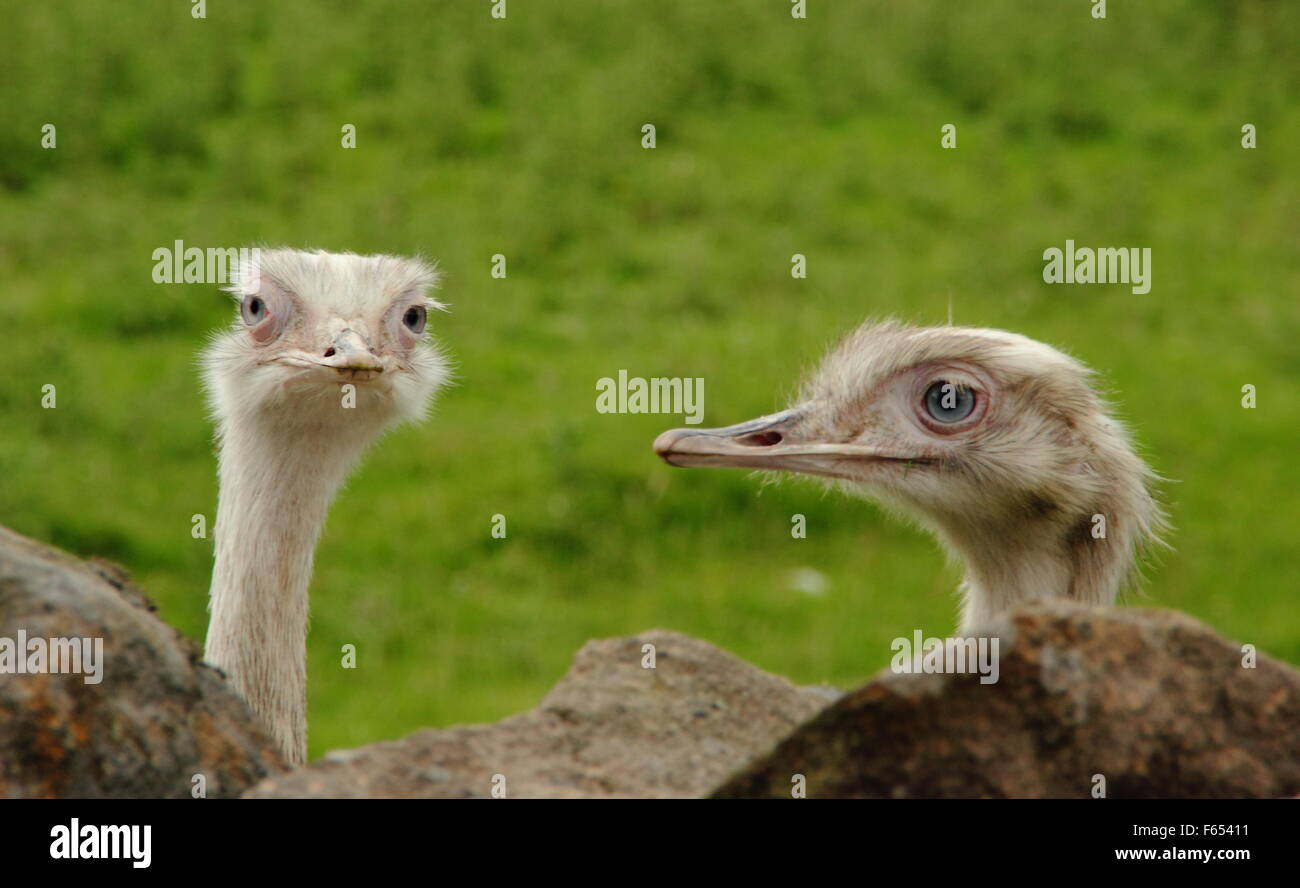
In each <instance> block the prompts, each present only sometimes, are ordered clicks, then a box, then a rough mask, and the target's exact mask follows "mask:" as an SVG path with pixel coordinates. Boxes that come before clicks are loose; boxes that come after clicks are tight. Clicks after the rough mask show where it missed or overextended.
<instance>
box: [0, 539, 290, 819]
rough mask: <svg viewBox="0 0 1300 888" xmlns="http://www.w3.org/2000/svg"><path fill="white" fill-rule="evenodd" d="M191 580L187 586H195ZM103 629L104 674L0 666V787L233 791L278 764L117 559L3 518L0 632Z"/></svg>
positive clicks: (118, 792) (16, 793)
mask: <svg viewBox="0 0 1300 888" xmlns="http://www.w3.org/2000/svg"><path fill="white" fill-rule="evenodd" d="M200 593H201V590H200V591H196V594H200ZM19 630H23V631H25V632H26V634H27V636H28V638H33V637H40V638H51V637H62V638H82V637H88V638H102V639H103V680H102V681H101V682H100V683H99V684H87V683H86V681H85V679H84V676H83V675H69V674H13V673H0V798H15V797H17V798H24V797H65V798H66V797H72V798H98V797H160V796H162V797H177V798H180V797H186V798H188V797H189V796H190V794H191V789H192V787H193V786H194V783H193V782H192V778H193V777H194V775H195V774H203V775H204V777H205V779H206V791H207V795H208V797H210V798H213V797H221V796H238V795H239V794H240V793H241V792H242V791H243V790H244V789H245V788H247V787H248V786H250V785H252V784H253V783H255V782H256V781H258V780H259V779H261V778H262V777H264V776H266V775H267V774H269V773H273V772H275V771H278V770H280V769H282V768H283V764H282V763H281V761H280V757H279V755H278V753H277V752H276V750H275V747H274V746H273V744H272V743H271V741H270V740H269V739H268V738H267V737H266V735H265V734H264V733H263V731H262V730H261V728H260V727H259V726H257V725H256V723H255V722H254V721H253V716H252V715H251V713H250V712H249V711H248V708H247V706H245V704H244V702H243V701H242V700H241V699H240V698H239V697H238V696H236V695H235V693H234V692H233V691H231V690H230V689H229V688H228V687H227V686H226V683H225V679H224V678H223V677H222V675H221V673H220V672H218V671H216V670H215V669H212V668H211V667H209V666H207V665H205V664H203V663H201V662H199V652H198V650H197V648H196V647H195V646H194V645H193V644H192V643H191V642H190V641H189V640H187V639H185V638H184V637H182V636H181V634H180V633H179V632H177V631H176V630H175V629H173V628H171V627H170V626H168V625H166V624H165V623H163V622H162V621H161V620H159V619H158V618H157V617H156V616H155V615H154V614H153V606H152V605H151V604H150V603H149V602H148V600H147V599H146V598H145V597H144V595H143V594H142V593H141V592H140V591H139V590H137V589H135V588H134V587H133V586H132V585H131V584H130V582H129V581H128V580H127V579H126V576H125V575H124V574H123V573H122V571H121V569H120V568H116V567H114V566H113V565H110V564H108V563H107V562H100V563H94V564H91V563H87V562H83V561H80V560H78V559H76V558H73V557H72V556H70V555H67V554H65V553H63V552H60V551H58V550H56V549H52V548H50V547H48V546H45V545H42V544H40V543H37V542H35V541H33V540H29V539H27V538H26V537H22V536H19V535H18V534H16V533H13V532H12V531H10V530H7V529H5V528H3V527H0V638H8V639H13V640H15V641H16V640H17V638H18V633H19Z"/></svg>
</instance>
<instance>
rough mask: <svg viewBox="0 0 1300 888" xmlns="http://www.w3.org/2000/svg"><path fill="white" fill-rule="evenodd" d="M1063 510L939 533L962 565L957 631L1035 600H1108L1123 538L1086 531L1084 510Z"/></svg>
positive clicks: (1125, 554) (1121, 567)
mask: <svg viewBox="0 0 1300 888" xmlns="http://www.w3.org/2000/svg"><path fill="white" fill-rule="evenodd" d="M1063 517H1064V516H1053V519H1055V520H1053V519H1046V518H1045V519H1042V520H1038V521H1032V520H1030V521H1018V522H1014V523H1011V524H1008V525H1007V526H1003V527H996V528H991V527H987V526H982V527H981V526H975V525H966V526H965V527H962V528H953V527H952V526H951V525H950V526H949V527H948V528H945V529H944V531H941V532H940V536H941V537H942V538H943V539H944V540H945V541H946V542H947V543H948V545H949V546H950V547H951V548H953V549H954V550H955V551H956V552H957V553H958V554H959V555H960V556H961V560H962V561H963V562H964V564H965V566H966V576H965V579H964V581H963V582H962V585H961V590H960V591H961V594H962V615H961V627H960V631H961V632H963V633H968V632H970V631H971V630H972V629H975V628H977V627H979V626H980V625H982V624H984V623H986V622H988V621H989V620H991V619H992V618H994V617H997V616H999V615H1001V614H1003V613H1006V612H1007V611H1009V610H1011V609H1012V608H1014V607H1016V606H1017V605H1020V604H1024V603H1026V602H1029V601H1035V600H1038V599H1043V598H1069V599H1073V600H1075V601H1079V602H1083V603H1088V604H1109V603H1112V602H1113V601H1114V600H1115V598H1116V596H1117V594H1118V593H1119V588H1120V586H1121V584H1122V581H1123V579H1124V574H1125V569H1126V566H1127V564H1128V562H1129V560H1130V559H1131V555H1132V552H1131V548H1130V542H1129V540H1128V539H1127V538H1121V539H1114V538H1111V539H1107V538H1094V537H1093V536H1092V535H1091V534H1090V533H1089V529H1090V527H1091V524H1090V523H1089V521H1088V518H1087V516H1086V515H1077V516H1074V517H1071V518H1069V519H1066V520H1064V521H1063V520H1061V519H1062V518H1063Z"/></svg>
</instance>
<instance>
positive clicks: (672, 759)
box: [247, 630, 838, 798]
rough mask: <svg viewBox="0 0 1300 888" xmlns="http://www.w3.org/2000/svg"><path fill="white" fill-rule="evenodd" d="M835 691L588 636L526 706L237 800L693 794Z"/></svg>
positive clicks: (726, 658) (313, 769) (352, 757)
mask: <svg viewBox="0 0 1300 888" xmlns="http://www.w3.org/2000/svg"><path fill="white" fill-rule="evenodd" d="M646 644H651V645H654V651H655V668H653V669H647V668H643V666H642V661H643V658H644V657H645V653H644V645H646ZM837 696H838V692H836V691H832V690H830V689H822V688H797V687H795V686H794V685H792V684H790V683H789V682H788V681H786V680H785V679H782V678H778V677H777V676H775V675H770V674H768V673H766V672H763V671H762V670H759V669H757V668H755V667H753V666H750V665H749V664H747V663H745V662H744V661H742V660H739V659H737V658H736V657H733V656H732V655H730V654H728V653H726V652H725V651H721V650H719V649H718V648H716V647H713V646H712V645H710V644H706V643H704V642H702V641H696V640H695V639H692V638H687V637H686V636H683V635H678V634H676V633H673V632H665V631H659V630H654V631H650V632H644V633H642V634H640V635H637V636H634V637H631V638H618V639H606V640H601V641H591V642H588V643H587V644H586V645H584V646H583V647H582V649H581V650H580V651H578V654H577V656H576V657H575V658H574V662H573V665H572V667H571V668H570V669H569V672H568V673H567V674H566V675H565V676H564V678H563V679H561V680H560V682H559V683H558V684H557V685H556V686H555V687H554V688H552V690H551V691H550V693H549V694H547V695H546V697H545V699H543V700H542V702H541V704H540V705H538V706H537V708H536V709H533V710H530V711H528V712H525V713H522V714H520V715H515V716H511V717H510V718H507V719H504V720H503V721H500V722H497V723H495V724H490V725H472V726H465V727H454V728H448V729H446V730H426V731H421V732H418V733H416V734H412V735H411V736H409V737H406V738H404V739H401V740H396V741H389V742H382V743H374V744H371V745H369V746H363V747H361V748H359V749H354V750H349V751H345V752H335V753H330V754H329V755H327V756H325V758H324V759H322V760H321V761H318V762H316V763H315V764H312V765H309V766H308V767H306V768H304V769H301V770H298V771H294V772H292V773H289V774H284V775H280V776H276V777H272V778H270V779H268V780H266V781H264V782H263V783H262V784H261V785H259V786H257V787H256V788H254V789H253V790H252V791H251V792H249V793H248V794H247V796H250V797H255V798H296V797H369V796H384V797H408V798H409V797H415V798H490V797H491V796H492V791H493V786H494V778H495V775H502V777H504V781H505V787H504V788H505V793H506V797H508V798H529V797H533V798H536V797H547V798H556V797H589V798H590V797H596V798H613V797H628V796H631V797H655V798H666V797H691V796H700V795H704V794H705V793H707V792H708V791H709V790H711V789H712V788H714V787H716V786H717V785H718V784H719V783H720V782H721V781H722V780H724V779H725V778H726V777H727V776H728V775H729V774H731V773H733V772H734V771H735V770H736V769H738V768H739V767H740V766H741V765H743V764H745V763H746V762H748V761H750V760H752V759H753V758H755V757H756V756H758V755H761V754H763V753H765V752H767V751H769V750H770V749H771V748H772V746H773V744H775V743H776V742H777V741H778V740H780V739H781V738H782V737H784V736H785V735H787V734H789V733H790V731H791V730H793V729H794V728H795V726H796V725H798V724H799V723H800V722H802V721H804V720H805V719H807V718H809V717H811V716H812V715H813V714H815V713H816V712H818V711H819V710H820V709H822V708H823V707H825V706H826V705H827V704H828V703H830V702H831V701H833V700H834V699H835V698H836V697H837ZM498 780H499V778H498Z"/></svg>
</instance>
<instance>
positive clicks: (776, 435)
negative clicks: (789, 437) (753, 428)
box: [739, 432, 782, 447]
mask: <svg viewBox="0 0 1300 888" xmlns="http://www.w3.org/2000/svg"><path fill="white" fill-rule="evenodd" d="M781 440H782V437H781V433H780V432H755V433H754V434H752V435H746V436H745V437H743V438H741V439H740V442H739V443H741V444H745V445H748V446H750V447H771V446H772V445H774V444H780V443H781Z"/></svg>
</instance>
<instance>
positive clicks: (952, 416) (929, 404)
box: [925, 381, 975, 422]
mask: <svg viewBox="0 0 1300 888" xmlns="http://www.w3.org/2000/svg"><path fill="white" fill-rule="evenodd" d="M974 409H975V392H973V391H972V390H971V389H969V388H967V387H966V386H964V385H958V384H957V383H954V382H946V381H939V382H936V383H935V384H934V385H932V386H930V388H929V389H928V390H927V391H926V393H925V412H926V413H928V414H930V416H931V417H932V418H933V419H935V420H937V421H939V422H961V421H962V420H963V419H965V418H966V417H968V416H970V415H971V412H972V411H974Z"/></svg>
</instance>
